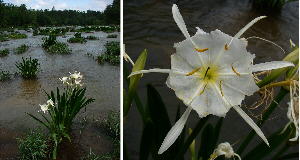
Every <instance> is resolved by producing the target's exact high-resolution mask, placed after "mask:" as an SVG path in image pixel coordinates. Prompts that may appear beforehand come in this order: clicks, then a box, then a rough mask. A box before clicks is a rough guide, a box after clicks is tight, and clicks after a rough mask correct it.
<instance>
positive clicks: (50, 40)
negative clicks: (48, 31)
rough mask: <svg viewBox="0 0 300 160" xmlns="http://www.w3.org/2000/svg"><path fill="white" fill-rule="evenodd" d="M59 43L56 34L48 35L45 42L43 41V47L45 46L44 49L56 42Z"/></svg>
mask: <svg viewBox="0 0 300 160" xmlns="http://www.w3.org/2000/svg"><path fill="white" fill-rule="evenodd" d="M56 43H57V41H56V36H54V35H49V36H48V37H46V38H45V39H44V42H43V44H42V47H43V48H44V49H48V48H49V47H50V46H52V45H54V44H56Z"/></svg>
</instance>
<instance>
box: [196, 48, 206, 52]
mask: <svg viewBox="0 0 300 160" xmlns="http://www.w3.org/2000/svg"><path fill="white" fill-rule="evenodd" d="M195 50H196V51H197V52H205V51H207V50H208V48H203V49H200V48H195Z"/></svg>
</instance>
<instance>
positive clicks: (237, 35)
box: [234, 16, 267, 38]
mask: <svg viewBox="0 0 300 160" xmlns="http://www.w3.org/2000/svg"><path fill="white" fill-rule="evenodd" d="M266 17H267V16H260V17H257V18H255V19H253V20H252V21H251V22H250V23H248V24H247V25H246V26H245V27H244V28H242V29H241V30H240V31H239V32H238V33H237V34H236V35H235V36H234V38H240V36H241V35H242V34H243V33H245V32H246V31H247V30H248V29H249V28H250V27H251V26H252V25H253V24H255V23H256V22H257V21H259V20H261V19H263V18H266Z"/></svg>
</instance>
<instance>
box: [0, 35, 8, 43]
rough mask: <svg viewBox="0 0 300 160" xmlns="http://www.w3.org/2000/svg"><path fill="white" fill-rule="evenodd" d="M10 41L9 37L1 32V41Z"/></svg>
mask: <svg viewBox="0 0 300 160" xmlns="http://www.w3.org/2000/svg"><path fill="white" fill-rule="evenodd" d="M4 41H8V37H7V35H6V34H0V42H4Z"/></svg>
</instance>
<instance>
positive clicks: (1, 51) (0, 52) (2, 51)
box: [0, 48, 9, 57]
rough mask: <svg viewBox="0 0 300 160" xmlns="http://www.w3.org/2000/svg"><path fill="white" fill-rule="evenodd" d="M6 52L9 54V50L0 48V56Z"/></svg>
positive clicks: (5, 54)
mask: <svg viewBox="0 0 300 160" xmlns="http://www.w3.org/2000/svg"><path fill="white" fill-rule="evenodd" d="M8 54H9V50H8V49H7V48H6V49H3V50H0V57H4V56H7V55H8Z"/></svg>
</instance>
